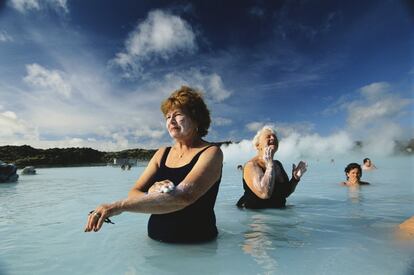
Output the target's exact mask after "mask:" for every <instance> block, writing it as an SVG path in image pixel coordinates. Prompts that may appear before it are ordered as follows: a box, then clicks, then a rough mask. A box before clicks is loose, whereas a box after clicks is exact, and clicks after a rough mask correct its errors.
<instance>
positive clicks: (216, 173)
mask: <svg viewBox="0 0 414 275" xmlns="http://www.w3.org/2000/svg"><path fill="white" fill-rule="evenodd" d="M222 164H223V153H222V151H221V150H220V148H219V147H217V146H212V147H210V148H208V149H207V150H206V151H204V152H203V153H202V154H201V155H200V158H199V159H198V161H197V163H196V164H195V165H194V167H193V169H192V170H191V172H190V173H189V174H188V175H187V176H186V177H185V179H184V180H183V181H182V182H181V183H179V184H178V185H177V186H176V188H175V189H174V190H173V191H171V192H169V193H151V194H147V195H138V196H128V198H126V199H123V200H119V201H116V202H114V203H111V204H103V205H101V206H99V207H98V208H97V209H96V210H95V212H97V213H98V214H100V215H99V220H98V221H96V220H97V218H93V217H90V218H89V221H88V224H87V227H86V228H85V231H91V230H94V231H98V230H99V229H100V228H101V227H102V224H103V222H104V220H105V218H108V217H111V216H114V215H118V214H120V213H122V212H126V211H127V212H139V213H151V214H165V213H170V212H175V211H178V210H181V209H183V208H185V207H186V206H188V205H190V204H192V203H194V202H195V201H196V200H198V199H199V198H200V197H201V196H202V195H204V194H205V193H206V192H207V191H208V190H209V189H210V187H211V186H213V185H214V183H215V182H217V180H218V179H219V178H220V176H221V169H222ZM137 188H138V189H139V188H141V187H140V185H138V186H137ZM139 190H140V191H141V192H142V189H139Z"/></svg>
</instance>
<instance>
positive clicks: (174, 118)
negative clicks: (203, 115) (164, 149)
mask: <svg viewBox="0 0 414 275" xmlns="http://www.w3.org/2000/svg"><path fill="white" fill-rule="evenodd" d="M165 119H166V126H167V130H168V133H169V134H170V136H171V137H172V138H183V137H188V135H190V134H192V133H194V132H195V131H194V128H195V127H194V123H193V121H192V120H191V118H190V117H189V116H188V115H187V114H186V113H185V112H184V111H183V110H181V109H174V110H171V111H169V112H168V113H167V115H166V116H165Z"/></svg>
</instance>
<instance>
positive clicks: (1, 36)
mask: <svg viewBox="0 0 414 275" xmlns="http://www.w3.org/2000/svg"><path fill="white" fill-rule="evenodd" d="M12 41H13V37H11V36H10V35H9V34H8V33H7V32H6V31H0V42H12Z"/></svg>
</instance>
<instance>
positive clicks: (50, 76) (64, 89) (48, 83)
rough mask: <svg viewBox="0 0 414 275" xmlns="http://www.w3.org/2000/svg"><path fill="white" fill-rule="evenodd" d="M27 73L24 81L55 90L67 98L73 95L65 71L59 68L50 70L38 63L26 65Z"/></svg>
mask: <svg viewBox="0 0 414 275" xmlns="http://www.w3.org/2000/svg"><path fill="white" fill-rule="evenodd" d="M26 70H27V75H26V76H25V77H24V79H23V80H24V81H25V82H26V83H28V84H30V85H33V86H35V87H41V88H45V89H48V90H51V91H55V92H57V93H58V94H60V95H63V96H64V97H66V98H69V97H70V95H71V90H72V87H71V85H70V83H68V82H67V81H66V80H65V79H64V76H63V75H64V73H63V72H59V71H57V70H48V69H46V68H44V67H42V66H40V65H38V64H31V65H26Z"/></svg>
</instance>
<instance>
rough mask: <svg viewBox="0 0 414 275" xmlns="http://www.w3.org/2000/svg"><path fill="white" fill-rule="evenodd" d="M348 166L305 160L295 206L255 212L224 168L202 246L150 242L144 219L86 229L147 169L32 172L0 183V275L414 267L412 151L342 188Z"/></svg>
mask: <svg viewBox="0 0 414 275" xmlns="http://www.w3.org/2000/svg"><path fill="white" fill-rule="evenodd" d="M361 159H362V158H361ZM295 161H297V160H295ZM350 161H355V159H347V160H341V161H340V160H336V162H335V163H334V164H332V163H330V161H329V160H319V161H316V160H315V161H309V168H308V172H307V173H306V174H305V175H304V177H303V179H302V180H301V182H300V183H299V186H298V187H297V189H296V191H295V193H294V194H292V195H291V197H290V198H288V207H287V208H286V209H283V210H277V209H273V210H260V211H246V210H244V211H241V210H239V209H237V208H236V207H235V206H234V204H235V203H236V201H237V199H238V198H239V197H240V195H241V194H242V184H241V172H240V171H238V170H237V169H236V165H234V164H225V166H224V170H223V178H222V183H221V187H220V191H219V195H218V198H217V203H216V207H215V210H216V216H217V225H218V228H219V237H218V239H217V240H216V241H214V242H211V243H207V244H199V245H171V244H165V243H159V242H156V241H153V240H151V239H149V238H148V237H147V235H146V224H147V220H148V215H146V214H131V213H124V214H122V215H120V216H117V217H113V219H112V220H113V221H114V222H115V223H116V224H115V225H110V224H105V225H104V228H103V229H102V230H101V231H100V232H98V233H84V232H83V227H84V224H85V222H86V217H87V213H88V212H89V210H91V209H93V208H95V206H96V205H97V204H99V203H102V202H110V201H113V200H116V199H119V198H123V197H125V196H126V194H127V192H128V190H129V189H130V187H131V186H132V184H133V183H134V181H135V179H136V178H137V176H138V175H139V174H140V172H141V171H142V169H143V168H140V167H134V168H132V169H131V170H130V171H122V170H121V169H119V168H113V167H81V168H50V169H37V171H38V174H37V175H34V176H30V175H27V176H23V175H21V176H20V178H19V181H18V183H13V184H0V274H168V273H179V274H414V244H413V243H411V244H410V243H406V244H405V245H404V244H401V243H399V242H396V241H395V237H394V234H393V232H394V228H395V226H396V225H397V224H399V223H401V222H402V221H403V220H405V219H406V218H408V217H410V216H412V215H414V180H413V178H414V172H413V171H414V158H412V157H411V158H408V157H399V158H384V159H375V160H374V162H375V164H376V165H377V166H378V168H379V169H378V170H376V171H374V172H370V173H364V175H363V180H365V181H369V182H371V184H372V185H371V186H363V187H362V188H361V189H360V190H353V191H350V190H349V189H348V188H347V187H343V186H340V185H339V184H338V183H339V182H340V181H342V180H344V174H343V169H344V167H345V165H346V164H347V163H348V162H350ZM290 165H291V163H285V162H284V166H285V169H286V170H287V168H288V167H290Z"/></svg>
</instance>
